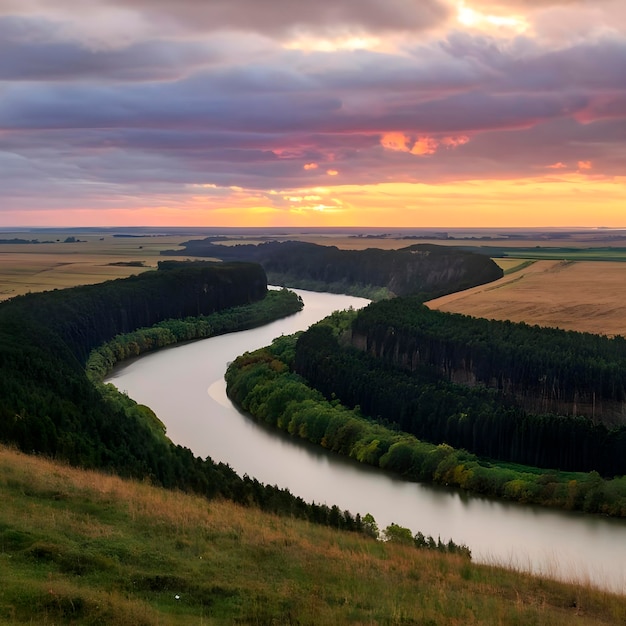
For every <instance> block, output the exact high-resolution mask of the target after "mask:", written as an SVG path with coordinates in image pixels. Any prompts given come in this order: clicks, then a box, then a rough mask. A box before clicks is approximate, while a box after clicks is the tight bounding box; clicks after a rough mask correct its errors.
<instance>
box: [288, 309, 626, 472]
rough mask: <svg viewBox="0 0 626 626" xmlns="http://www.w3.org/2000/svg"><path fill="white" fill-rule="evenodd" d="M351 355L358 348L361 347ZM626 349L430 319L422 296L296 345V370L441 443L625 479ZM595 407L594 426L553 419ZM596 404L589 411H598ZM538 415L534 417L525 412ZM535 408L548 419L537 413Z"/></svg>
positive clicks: (621, 344)
mask: <svg viewBox="0 0 626 626" xmlns="http://www.w3.org/2000/svg"><path fill="white" fill-rule="evenodd" d="M354 346H357V348H358V349H357V348H355V347H354ZM625 356H626V342H625V341H624V340H623V339H622V338H621V337H618V338H614V339H609V338H607V337H601V336H597V335H591V334H583V333H574V332H565V331H560V330H557V329H547V328H540V327H537V326H529V325H526V324H514V323H511V322H495V321H489V320H485V319H476V318H471V317H468V316H462V315H452V314H447V313H441V312H439V311H431V310H430V309H428V308H427V307H426V306H424V305H423V304H422V303H421V302H420V301H419V300H417V299H415V298H398V299H395V300H393V301H386V302H380V303H376V304H372V305H370V306H369V307H367V308H365V309H363V310H361V311H359V312H358V313H356V314H354V316H353V319H352V320H351V323H350V324H349V325H348V326H347V327H346V328H345V330H344V333H343V335H342V338H341V341H340V340H339V338H338V337H337V336H336V335H335V334H333V333H332V332H330V329H329V327H328V326H327V325H317V326H314V327H312V328H311V329H309V330H308V331H306V332H305V333H304V334H303V335H302V336H301V338H300V339H299V341H298V344H297V350H296V356H295V365H294V369H295V371H297V372H298V373H299V374H301V375H302V376H304V377H305V378H306V379H307V381H309V383H310V384H311V385H313V386H314V387H315V388H317V389H319V390H320V391H322V393H324V395H325V396H326V397H327V398H332V397H337V398H339V399H340V400H341V401H342V402H344V403H346V404H347V405H348V406H356V405H358V406H359V407H360V409H361V410H362V411H363V412H364V413H365V414H366V415H369V416H371V417H373V418H376V419H380V420H383V421H384V422H385V423H388V424H390V425H393V426H394V427H395V428H398V429H401V430H402V431H405V432H408V433H411V434H413V435H415V436H416V437H419V438H420V439H423V440H425V441H429V442H432V443H435V444H439V443H445V444H449V445H451V446H454V447H455V448H464V449H466V450H468V451H470V452H472V453H474V454H477V455H480V456H482V457H488V458H490V459H497V460H499V461H506V462H513V463H520V464H524V465H529V466H536V467H542V468H545V469H548V470H550V469H552V470H565V471H584V472H589V471H597V472H599V473H600V474H601V475H603V476H608V477H611V476H615V475H624V474H626V455H624V452H625V451H626V428H625V427H624V426H614V427H609V426H607V425H606V424H605V423H602V421H601V418H602V417H603V415H602V413H601V412H600V411H601V410H602V408H603V407H607V405H608V406H610V407H612V409H611V412H610V415H609V416H608V419H607V421H608V422H611V421H612V420H614V419H615V417H616V413H617V411H618V409H621V408H622V406H623V393H624V387H623V385H624V379H623V376H624V372H626V367H625V365H626V361H625ZM586 397H592V398H594V400H595V402H594V409H595V419H592V416H586V415H582V414H580V413H577V412H572V414H570V415H565V414H563V413H559V412H556V411H551V410H550V409H552V408H553V407H554V406H558V407H561V406H563V405H565V404H567V403H566V399H569V400H570V406H571V405H572V404H573V405H574V406H578V407H582V408H584V404H583V402H582V401H581V399H583V398H586ZM590 404H591V403H590ZM529 407H530V408H529ZM536 407H539V408H540V409H543V410H539V411H538V410H533V409H536Z"/></svg>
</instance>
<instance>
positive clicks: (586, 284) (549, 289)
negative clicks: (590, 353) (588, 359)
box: [428, 258, 626, 336]
mask: <svg viewBox="0 0 626 626" xmlns="http://www.w3.org/2000/svg"><path fill="white" fill-rule="evenodd" d="M496 262H498V263H499V264H501V267H502V268H503V269H504V270H505V272H506V271H507V270H509V271H510V270H514V269H515V267H516V266H517V267H519V268H520V269H519V270H518V271H510V273H508V274H505V276H504V277H503V278H501V279H500V280H498V281H496V282H493V283H490V284H488V285H482V286H480V287H475V288H473V289H468V290H467V291H463V292H460V293H455V294H451V295H448V296H444V297H442V298H437V299H436V300H431V301H430V302H429V303H428V306H430V307H431V308H433V309H439V310H440V311H447V312H451V313H464V314H466V315H473V316H476V317H486V318H491V319H498V320H511V321H514V322H526V323H528V324H538V325H540V326H554V327H558V328H562V329H564V330H576V331H581V332H590V333H598V334H604V335H609V336H612V335H623V336H626V302H625V301H624V298H623V290H624V284H625V283H626V265H625V264H624V263H620V262H604V261H580V262H570V261H555V260H551V261H547V260H542V261H535V262H532V263H531V264H530V265H526V263H525V262H524V261H523V260H521V259H517V260H514V259H508V258H507V259H496Z"/></svg>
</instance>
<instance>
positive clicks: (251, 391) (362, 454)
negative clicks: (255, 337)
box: [226, 313, 626, 517]
mask: <svg viewBox="0 0 626 626" xmlns="http://www.w3.org/2000/svg"><path fill="white" fill-rule="evenodd" d="M352 315H356V314H355V313H349V314H336V315H334V316H332V317H333V319H329V318H327V320H324V321H322V322H320V323H319V324H318V325H316V326H314V327H312V328H313V329H315V334H314V335H313V334H311V335H309V332H311V331H306V332H305V333H304V334H299V335H293V336H291V337H281V338H279V339H277V340H275V341H274V342H273V344H272V345H271V346H268V347H266V348H262V349H261V350H257V351H255V352H252V353H249V354H244V355H242V356H240V357H239V358H237V359H236V360H235V361H234V362H233V363H232V364H231V365H230V366H229V368H228V371H227V373H226V382H227V392H228V395H229V397H230V398H231V399H232V400H233V402H234V403H235V404H237V405H238V406H240V407H241V408H242V409H243V410H245V411H247V412H248V413H249V414H250V415H252V417H253V418H255V419H256V420H258V421H260V422H263V423H265V424H267V425H269V426H272V427H276V428H278V429H280V430H284V431H286V432H288V433H290V434H291V435H292V436H294V437H299V438H302V439H305V440H307V441H310V442H311V443H314V444H316V445H320V446H322V447H324V448H327V449H328V450H331V451H333V452H336V453H338V454H343V455H346V456H349V457H351V458H353V459H355V460H357V461H359V462H361V463H365V464H368V465H372V466H374V467H380V468H381V469H384V470H387V471H392V472H394V473H397V474H398V475H400V476H403V477H404V478H406V479H409V480H416V481H422V482H432V483H436V484H440V485H445V486H446V487H460V488H462V489H465V490H468V491H471V492H474V493H477V494H483V495H486V496H490V497H496V498H502V499H508V500H514V501H518V502H522V503H532V504H540V505H544V506H550V507H558V508H563V509H571V510H583V511H586V512H590V513H602V514H605V515H612V516H617V517H626V478H624V477H623V476H622V477H615V478H604V479H603V478H602V476H601V475H600V474H599V473H598V472H597V471H591V472H565V471H560V470H558V469H556V468H553V469H549V470H545V469H539V468H537V467H532V466H527V465H519V464H512V463H504V462H498V461H494V460H493V459H491V460H490V459H487V458H485V457H482V456H479V455H477V454H473V453H471V452H470V451H468V450H466V449H463V448H455V447H453V446H452V445H450V444H448V443H433V442H429V441H427V440H425V439H418V438H417V437H416V436H415V435H413V434H410V433H407V432H404V431H402V430H400V427H399V425H398V424H397V423H394V422H393V421H391V420H386V419H383V418H378V419H376V418H374V417H372V416H368V415H367V414H366V413H365V411H364V410H363V408H362V406H361V405H354V406H350V405H349V404H347V403H345V404H344V402H342V398H341V397H340V396H339V395H338V394H336V393H335V392H331V393H330V394H329V395H327V396H326V395H325V394H324V393H322V391H320V390H318V389H316V388H315V387H314V386H313V385H312V384H311V383H310V382H309V381H308V380H307V379H305V378H304V377H302V376H300V375H299V374H298V373H296V372H295V371H294V367H295V362H296V360H297V359H298V358H299V357H298V354H297V353H298V351H299V350H301V349H302V346H301V345H300V344H301V342H306V343H307V344H308V343H309V340H310V342H311V343H312V342H314V341H319V342H322V343H325V344H328V345H330V344H332V339H333V338H336V337H338V336H340V335H341V333H342V331H345V328H346V326H347V325H349V322H350V316H352ZM346 316H347V317H346ZM346 318H347V321H348V324H346ZM320 328H321V331H320ZM307 335H308V338H307ZM327 347H328V346H327V345H325V346H322V347H321V348H320V350H319V353H320V354H321V353H324V352H326V357H325V358H324V362H323V363H322V364H321V365H320V369H323V368H326V367H331V368H332V367H334V363H332V358H330V359H329V358H328V356H329V353H328V351H327ZM355 354H361V355H362V353H357V352H355ZM362 356H363V355H362ZM300 358H301V357H300ZM349 365H350V366H352V363H350V364H349ZM352 374H353V375H352V376H351V377H350V376H348V377H346V378H352V380H354V381H357V380H358V379H360V376H361V375H363V371H362V370H361V369H357V370H356V371H355V372H352ZM376 376H382V374H381V371H379V370H377V371H374V372H372V375H371V376H370V377H366V379H365V383H361V382H360V380H359V381H358V382H356V384H357V385H361V384H365V385H366V384H368V383H370V384H372V385H373V386H374V389H375V390H380V388H381V387H382V385H383V384H384V383H389V382H390V379H389V378H388V377H384V376H383V378H382V380H381V384H376V380H375V379H376ZM394 383H395V381H393V380H391V384H394ZM393 391H397V390H396V389H395V388H392V392H393ZM565 430H566V429H564V431H563V432H565Z"/></svg>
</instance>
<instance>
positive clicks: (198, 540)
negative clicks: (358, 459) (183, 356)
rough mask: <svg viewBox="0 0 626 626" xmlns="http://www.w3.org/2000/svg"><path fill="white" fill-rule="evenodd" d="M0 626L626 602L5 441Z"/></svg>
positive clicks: (347, 616) (593, 615) (325, 619)
mask: <svg viewBox="0 0 626 626" xmlns="http://www.w3.org/2000/svg"><path fill="white" fill-rule="evenodd" d="M0 499H1V501H2V502H3V506H2V507H0V581H2V584H1V585H0V624H119V625H122V626H123V625H125V624H129V625H130V624H133V625H152V624H173V625H176V624H237V623H238V624H318V625H319V624H546V625H548V624H549V625H551V626H558V625H559V624H569V623H570V622H571V621H572V620H574V619H575V620H576V623H577V624H580V625H587V624H618V623H624V621H626V598H624V597H620V596H616V595H612V594H609V593H606V592H601V591H597V590H594V589H592V588H590V587H584V586H574V585H566V584H563V583H557V582H554V581H549V580H545V579H541V578H536V577H531V576H529V575H526V574H519V573H516V572H513V571H508V570H504V569H501V568H496V567H489V566H485V565H477V564H473V563H471V562H470V561H468V560H467V559H465V558H463V557H460V556H457V555H446V554H440V553H436V552H431V551H422V550H417V549H414V548H410V547H405V546H402V545H397V544H393V543H382V542H380V541H376V540H373V539H370V538H367V537H365V536H362V535H356V534H354V533H345V532H341V531H336V530H333V529H329V528H325V527H321V526H318V525H315V524H310V523H308V522H304V521H297V520H294V519H290V518H285V517H276V516H273V515H270V514H265V513H262V512H261V511H259V510H258V509H255V508H244V507H240V506H238V505H236V504H234V503H232V502H224V501H219V500H218V501H213V502H208V501H207V500H206V499H204V498H201V497H197V496H192V495H188V494H182V493H178V492H172V491H167V490H163V489H158V488H156V487H153V486H151V485H149V484H147V483H145V482H133V481H127V480H123V479H121V478H119V477H115V476H111V475H105V474H100V473H96V472H92V471H85V470H78V469H74V468H70V467H68V466H66V465H61V464H57V463H54V462H51V461H49V460H45V459H42V458H38V457H33V456H26V455H23V454H21V453H18V452H16V451H14V450H10V449H7V448H3V447H0Z"/></svg>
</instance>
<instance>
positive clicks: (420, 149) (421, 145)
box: [411, 137, 439, 156]
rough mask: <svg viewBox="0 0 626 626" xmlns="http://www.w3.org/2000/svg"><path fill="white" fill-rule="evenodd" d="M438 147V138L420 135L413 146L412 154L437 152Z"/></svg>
mask: <svg viewBox="0 0 626 626" xmlns="http://www.w3.org/2000/svg"><path fill="white" fill-rule="evenodd" d="M438 147H439V142H438V141H437V140H436V139H433V138H432V137H419V138H418V140H417V141H416V142H415V143H414V144H413V147H412V148H411V154H417V155H420V156H421V155H426V154H435V152H437V148H438Z"/></svg>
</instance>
